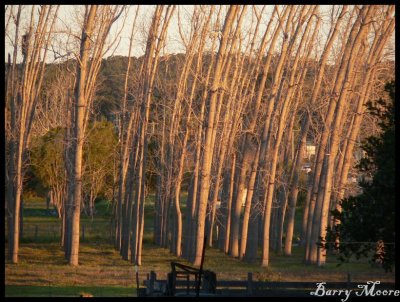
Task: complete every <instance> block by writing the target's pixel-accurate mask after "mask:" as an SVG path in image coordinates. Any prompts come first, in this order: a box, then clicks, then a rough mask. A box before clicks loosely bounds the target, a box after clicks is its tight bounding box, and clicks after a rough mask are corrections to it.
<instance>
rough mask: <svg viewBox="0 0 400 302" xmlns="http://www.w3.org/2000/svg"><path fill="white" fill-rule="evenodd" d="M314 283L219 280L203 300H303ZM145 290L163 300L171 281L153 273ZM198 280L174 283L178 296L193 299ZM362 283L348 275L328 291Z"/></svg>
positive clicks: (390, 285)
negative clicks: (292, 298)
mask: <svg viewBox="0 0 400 302" xmlns="http://www.w3.org/2000/svg"><path fill="white" fill-rule="evenodd" d="M318 282H321V281H315V282H275V281H273V282H268V281H254V280H253V273H251V272H249V273H248V274H247V280H218V281H216V291H215V292H213V293H210V292H207V291H205V290H204V289H203V290H202V294H201V295H203V296H209V295H217V296H288V297H304V296H308V297H309V296H310V290H313V289H314V290H315V289H316V288H317V283H318ZM143 285H145V286H146V289H142V290H140V291H139V292H138V295H143V296H163V295H168V286H170V285H169V284H168V280H157V275H156V273H155V272H154V271H151V272H150V274H148V275H147V279H146V280H144V281H143ZM196 285H197V281H196V280H179V279H177V280H175V281H174V287H175V288H174V290H173V292H174V293H175V294H174V295H175V296H194V295H195V293H194V290H195V288H196ZM359 285H360V283H359V282H357V283H356V282H352V281H351V275H350V274H348V275H347V281H345V282H328V283H327V284H326V288H327V289H353V290H354V289H359V288H358V286H359ZM379 286H380V288H381V287H382V288H384V289H394V287H395V283H394V282H381V283H380V284H379Z"/></svg>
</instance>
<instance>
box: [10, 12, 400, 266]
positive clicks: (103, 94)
mask: <svg viewBox="0 0 400 302" xmlns="http://www.w3.org/2000/svg"><path fill="white" fill-rule="evenodd" d="M19 8H20V7H18V9H19ZM268 8H270V9H271V11H270V12H267V11H268ZM15 9H16V8H14V10H15ZM40 9H41V10H46V9H48V10H49V11H50V10H51V8H47V7H46V6H44V7H42V8H40ZM124 9H125V8H124V7H119V6H96V5H93V6H86V7H85V8H84V11H85V14H84V17H83V21H82V24H81V30H82V32H81V35H80V39H79V40H78V41H80V42H79V43H80V44H79V45H80V47H79V48H78V49H77V50H76V53H75V54H76V57H77V58H79V59H76V60H68V61H66V62H65V63H63V64H57V65H55V64H53V65H47V66H46V64H44V63H43V64H39V66H41V68H43V75H44V76H43V78H44V80H43V78H40V77H38V74H39V75H40V73H38V72H33V73H32V74H31V75H30V73H29V72H30V69H29V66H37V65H35V64H32V62H40V58H41V57H40V56H39V57H30V56H24V63H22V65H21V66H19V67H18V64H17V63H16V60H15V59H14V60H11V55H10V59H9V63H8V66H7V69H6V74H7V84H6V85H7V86H6V88H7V90H6V91H7V112H6V113H7V114H8V116H10V118H9V119H7V122H6V130H7V131H6V146H7V148H8V149H7V177H8V178H7V192H8V195H7V202H8V207H7V208H8V216H7V217H8V223H9V231H10V233H9V238H10V239H12V240H9V247H10V246H12V247H10V250H9V252H10V255H11V256H12V255H14V258H12V259H13V262H17V256H16V255H17V252H18V235H16V233H15V232H16V231H18V226H17V225H18V223H17V221H18V215H19V214H18V213H19V203H20V201H19V199H18V198H19V197H18V196H20V195H21V193H22V191H21V190H22V188H20V186H18V184H20V183H21V181H22V179H23V171H24V169H23V167H22V162H23V160H22V159H23V154H25V152H27V150H29V135H30V134H32V135H34V136H42V135H49V134H46V133H48V132H49V131H54V130H52V129H54V128H56V127H61V128H63V129H65V130H64V132H63V133H64V134H63V139H62V141H63V142H62V143H61V144H62V146H63V148H62V150H63V154H64V155H63V158H64V162H63V166H64V172H65V188H64V189H63V192H64V193H63V196H64V198H62V200H63V202H62V203H63V206H61V208H62V210H61V212H62V214H61V215H62V217H64V218H63V221H64V223H63V228H64V231H63V234H64V236H63V245H64V248H65V253H66V257H67V259H69V263H70V264H72V265H77V263H78V250H79V219H80V212H81V204H82V203H83V200H84V198H83V196H82V192H88V191H87V190H85V187H84V185H83V178H84V177H85V173H87V172H85V170H84V169H83V168H82V167H83V164H82V160H84V158H85V157H84V154H85V152H84V144H85V141H87V139H88V138H89V137H90V131H91V130H90V127H89V126H88V125H90V124H91V123H94V122H95V120H96V119H98V118H99V116H102V115H103V116H105V117H107V119H109V120H110V121H112V122H113V124H114V126H115V128H116V133H117V137H118V144H117V145H116V146H117V152H116V157H115V158H116V160H115V161H114V165H115V166H114V167H113V168H112V169H113V171H116V172H115V173H114V175H113V181H112V183H113V188H114V187H115V190H113V194H112V200H113V201H114V202H113V206H114V218H113V219H114V220H113V221H114V224H113V228H114V229H113V234H114V235H115V236H114V237H115V240H114V245H115V248H116V249H118V250H119V251H120V253H121V255H122V257H123V258H124V259H126V260H130V261H132V262H133V263H136V264H138V265H140V264H141V253H142V239H143V231H144V203H145V197H146V194H148V192H149V190H150V189H152V188H151V187H150V186H149V184H150V183H154V190H155V212H154V242H155V243H156V244H158V245H160V246H162V247H165V248H169V249H170V250H171V252H173V253H174V254H176V255H178V256H181V257H184V258H186V259H188V260H190V261H191V262H193V263H194V264H195V265H199V264H200V259H201V251H202V248H203V244H204V243H206V244H207V245H209V246H217V247H218V248H219V249H221V250H223V251H224V252H225V253H227V254H229V255H231V256H233V257H238V258H239V259H242V260H245V261H248V262H256V261H259V251H260V250H261V261H260V264H261V265H262V266H268V265H269V252H270V250H275V251H277V252H283V253H285V254H286V255H291V253H292V245H293V240H294V234H295V233H299V234H300V239H301V242H300V243H301V244H302V245H303V246H305V255H304V260H305V261H306V262H307V263H315V264H318V265H323V264H324V263H325V261H326V250H325V249H324V248H323V247H321V246H320V245H318V242H319V241H320V238H322V239H324V238H325V237H326V229H327V227H328V226H334V225H335V224H336V223H338V222H337V221H335V219H333V218H332V217H331V216H330V210H331V209H333V208H336V209H337V210H338V211H340V206H339V203H338V201H340V200H341V199H342V198H343V197H344V196H345V195H346V190H347V189H348V184H347V180H348V175H349V171H350V169H351V167H352V166H353V164H354V163H355V162H354V161H355V159H354V151H355V147H356V146H355V143H356V142H357V140H358V139H359V137H360V136H363V133H362V132H361V133H360V129H366V127H372V126H373V125H374V124H375V123H376V121H373V120H372V122H371V120H367V119H368V118H370V117H369V116H368V115H367V114H365V106H364V104H365V103H366V101H368V100H370V99H377V98H378V97H377V96H378V95H380V94H381V93H382V91H383V86H384V83H385V81H386V80H390V79H391V78H392V77H393V62H392V61H390V60H387V55H388V51H390V49H389V50H388V48H387V46H388V45H390V43H389V41H390V39H391V38H392V33H393V30H394V24H395V22H394V6H384V5H382V6H368V5H364V6H347V5H344V6H332V7H330V9H329V13H326V12H324V13H322V12H321V8H320V7H319V6H317V5H311V6H309V5H306V6H274V7H268V6H262V7H258V6H238V5H232V6H194V7H193V10H192V11H191V12H190V15H189V19H188V20H189V21H186V22H189V23H188V24H185V25H183V23H182V21H181V19H180V18H178V29H179V34H180V37H181V40H182V43H183V44H184V45H185V49H186V51H185V53H183V54H177V55H168V54H167V55H166V54H164V53H163V50H164V48H165V46H166V44H167V43H168V39H167V36H168V31H169V30H172V28H171V27H169V23H170V21H171V19H172V18H173V17H174V16H175V15H176V14H177V12H178V13H179V11H180V7H179V6H162V5H161V6H157V7H156V8H155V10H154V13H153V16H152V19H151V21H150V25H149V26H148V27H147V32H146V35H147V41H146V44H145V53H144V55H143V56H141V57H140V58H135V57H132V56H131V51H132V47H133V44H134V43H135V42H134V41H135V34H137V32H136V29H137V28H139V27H140V26H139V24H138V22H139V21H138V19H137V18H138V15H140V10H141V9H143V8H142V7H140V6H139V7H136V8H135V10H134V12H133V13H132V12H130V13H129V16H130V17H131V18H132V20H133V23H132V30H131V36H130V46H129V53H128V57H110V58H108V59H106V60H104V59H102V56H101V54H102V53H103V51H104V49H106V45H105V44H106V37H107V35H108V32H109V30H110V27H111V25H112V23H113V22H115V20H116V18H117V17H121V14H122V12H123V10H124ZM14 10H12V9H10V10H9V14H14V15H17V12H15V11H14ZM178 15H179V14H178ZM328 15H329V17H328ZM13 20H14V22H15V24H16V28H18V18H14V19H13ZM100 21H101V22H100ZM38 26H39V25H38ZM183 26H185V27H186V29H185V31H182V30H181V29H182V27H183ZM39 29H40V28H39V27H37V28H36V30H39ZM88 36H91V38H90V39H88V38H87V37H88ZM19 37H20V34H19V33H16V39H17V38H19ZM24 37H25V36H24ZM27 37H28V41H30V42H29V43H28V44H29V45H31V44H32V45H35V44H34V43H39V42H37V39H38V38H37V37H38V35H33V36H32V35H28V36H27ZM93 37H94V38H93ZM39 49H41V48H38V50H37V52H40V51H39ZM14 50H15V52H17V51H18V50H19V48H18V44H15V49H14ZM14 56H15V54H14ZM13 58H14V57H13ZM27 65H28V66H27ZM45 67H46V70H47V73H46V74H44V68H45ZM30 68H32V67H30ZM26 75H30V78H31V79H32V80H33V83H37V84H36V85H37V86H34V87H33V88H35V89H36V90H33V91H32V92H34V94H33V95H34V97H33V98H32V107H29V108H28V109H29V110H30V109H33V112H32V114H31V121H30V122H29V128H28V130H29V131H27V132H25V133H26V134H24V135H23V136H22V138H21V136H20V135H21V133H22V132H21V129H23V123H15V122H14V123H13V119H16V120H18V121H24V119H26V115H25V114H23V115H21V116H19V115H17V116H15V114H16V110H15V109H14V108H20V107H18V106H22V108H21V110H22V112H24V110H26V109H24V106H25V105H24V104H27V102H26V101H23V102H20V101H19V100H20V99H23V100H25V98H27V99H28V100H29V97H30V96H31V95H32V92H30V93H28V94H26V95H24V94H21V89H22V88H23V87H24V85H25V83H26V81H25V80H24V77H25V76H26ZM21 87H22V88H21ZM29 87H31V86H29ZM33 88H32V87H31V88H29V89H33ZM22 91H23V90H22ZM17 112H18V110H17ZM28 112H29V111H28ZM14 116H15V117H14ZM17 124H18V125H19V126H16V125H17ZM15 131H16V132H15ZM24 131H25V130H24ZM14 132H15V133H14ZM363 132H364V131H363ZM110 135H111V134H110ZM18 139H20V140H18ZM99 139H100V138H99ZM25 140H26V142H25ZM309 141H311V142H312V145H315V146H316V153H315V156H314V157H312V161H311V163H310V164H311V167H310V169H311V172H310V173H309V174H308V176H307V175H306V173H304V172H303V171H302V167H303V165H304V163H305V151H306V147H307V144H308V142H309ZM19 142H23V143H22V144H20V143H19ZM16 146H18V148H16ZM16 149H18V152H16V151H15V150H16ZM24 160H25V162H26V163H28V158H26V159H24ZM87 162H89V161H87ZM110 164H111V162H108V165H110ZM17 168H18V169H17ZM106 169H107V167H106ZM108 169H111V168H110V167H108ZM61 170H62V169H61ZM92 172H93V171H92ZM19 173H20V174H19ZM12 175H20V176H19V178H17V179H16V178H15V177H11V176H12ZM88 175H91V174H90V173H88ZM92 175H94V178H92V179H91V180H90V181H89V182H90V183H92V184H93V183H94V181H95V180H96V179H97V178H96V176H95V175H96V173H94V174H92ZM149 180H153V181H152V182H150V181H149ZM185 182H186V184H187V185H186V186H184V183H185ZM186 187H187V189H186ZM18 188H20V189H21V190H19V189H18ZM186 190H187V200H186V202H185V203H184V201H183V200H181V196H182V193H183V192H182V191H186ZM89 192H90V190H89ZM300 192H303V193H304V197H303V199H304V204H302V205H301V206H302V208H303V219H302V226H301V230H295V229H294V225H295V215H296V209H297V208H298V204H297V201H298V199H299V194H300ZM85 194H86V193H85ZM90 194H92V193H90ZM93 196H95V194H94V195H93ZM62 203H61V204H62ZM183 204H184V205H185V207H184V211H183V207H182V205H183ZM205 238H207V241H205ZM10 243H13V244H10Z"/></svg>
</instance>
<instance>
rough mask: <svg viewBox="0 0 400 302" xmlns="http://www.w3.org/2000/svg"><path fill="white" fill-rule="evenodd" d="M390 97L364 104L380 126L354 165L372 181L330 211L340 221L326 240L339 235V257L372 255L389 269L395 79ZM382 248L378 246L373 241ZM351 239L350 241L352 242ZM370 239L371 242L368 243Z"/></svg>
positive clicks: (392, 231)
mask: <svg viewBox="0 0 400 302" xmlns="http://www.w3.org/2000/svg"><path fill="white" fill-rule="evenodd" d="M385 90H386V91H387V92H388V94H389V99H388V100H385V99H379V100H378V101H376V102H374V103H372V102H369V103H368V104H367V108H368V110H369V112H370V114H371V115H373V116H376V117H377V118H379V119H380V122H379V126H380V128H381V130H382V132H381V134H380V135H378V136H371V137H368V138H367V139H366V141H365V143H364V144H363V146H362V148H363V150H364V151H365V152H366V157H365V158H363V159H362V160H361V161H360V163H359V165H358V166H357V168H358V169H359V170H360V172H363V173H364V175H365V174H367V173H368V174H370V175H371V176H372V180H371V181H367V180H363V181H361V182H360V184H359V185H360V186H361V188H362V189H363V192H362V193H361V194H360V195H357V196H351V197H349V198H347V199H344V200H342V201H341V206H342V212H339V211H337V210H335V211H333V212H332V214H333V215H334V216H335V218H336V219H338V220H339V221H340V224H339V225H338V226H337V227H336V229H335V230H328V235H329V237H328V241H332V240H335V238H336V236H339V238H340V241H341V243H340V247H339V258H340V260H342V262H343V261H346V260H348V259H349V258H350V257H351V256H352V255H354V256H356V257H357V258H360V257H371V255H372V258H371V261H373V262H376V261H378V262H380V263H382V266H383V268H384V269H385V270H386V271H388V270H391V269H392V267H393V265H394V261H395V245H394V241H395V127H394V117H395V115H394V103H395V86H394V82H390V83H388V84H387V85H386V87H385ZM378 241H383V243H384V248H383V249H377V248H376V242H378ZM352 242H353V243H352ZM368 242H371V243H368Z"/></svg>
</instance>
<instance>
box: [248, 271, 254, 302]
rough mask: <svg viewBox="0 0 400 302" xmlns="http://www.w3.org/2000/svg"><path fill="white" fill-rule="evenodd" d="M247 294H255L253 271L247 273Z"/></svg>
mask: <svg viewBox="0 0 400 302" xmlns="http://www.w3.org/2000/svg"><path fill="white" fill-rule="evenodd" d="M247 294H248V295H249V296H251V295H252V294H253V273H251V272H249V273H247Z"/></svg>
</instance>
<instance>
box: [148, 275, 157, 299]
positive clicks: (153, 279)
mask: <svg viewBox="0 0 400 302" xmlns="http://www.w3.org/2000/svg"><path fill="white" fill-rule="evenodd" d="M156 280H157V275H156V273H155V272H154V271H151V272H150V281H149V283H148V284H149V285H148V289H149V291H148V294H149V296H151V295H152V294H153V292H154V282H155V281H156Z"/></svg>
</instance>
